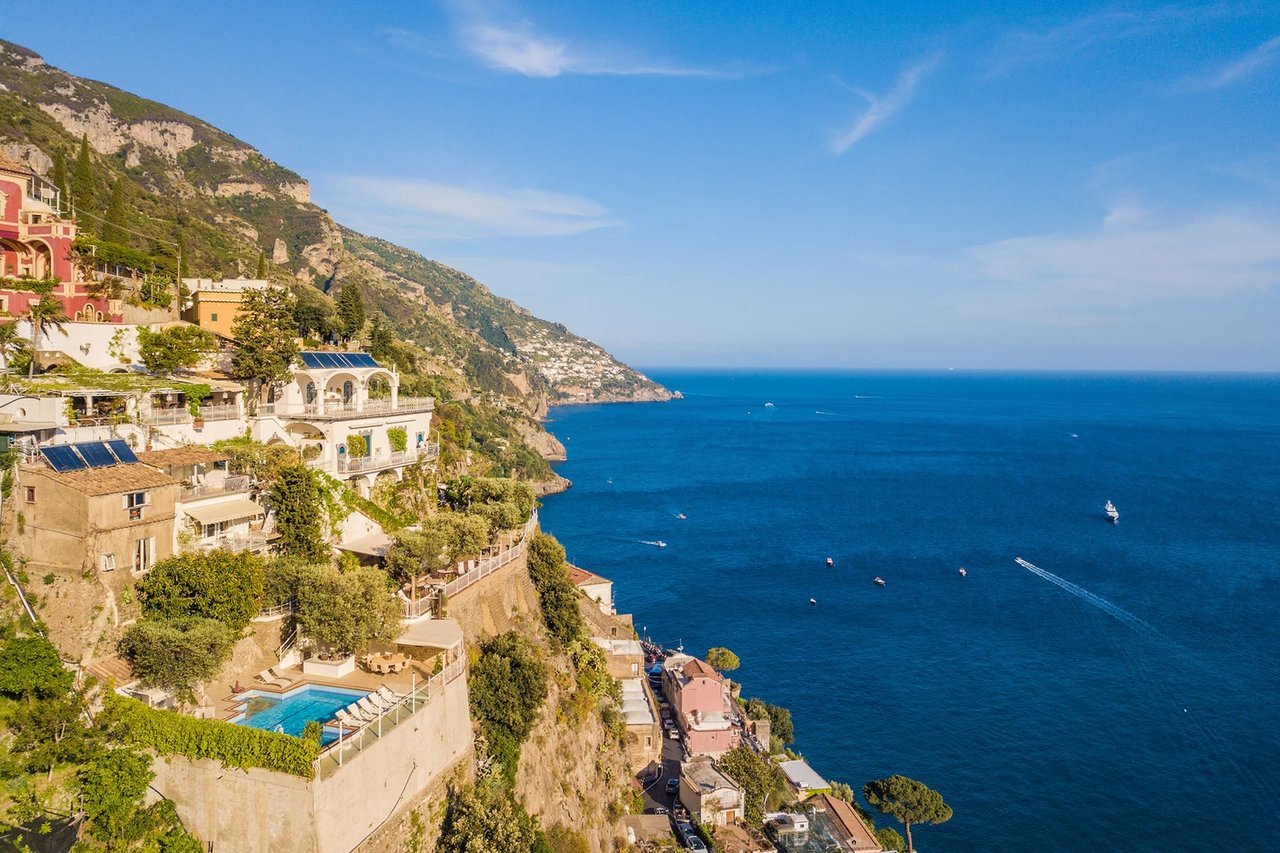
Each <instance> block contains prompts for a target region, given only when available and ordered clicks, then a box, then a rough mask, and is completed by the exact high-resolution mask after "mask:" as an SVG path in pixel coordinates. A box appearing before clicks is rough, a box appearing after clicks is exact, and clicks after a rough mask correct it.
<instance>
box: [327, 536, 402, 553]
mask: <svg viewBox="0 0 1280 853" xmlns="http://www.w3.org/2000/svg"><path fill="white" fill-rule="evenodd" d="M393 541H394V540H393V539H392V538H391V537H390V536H388V535H387V534H385V533H369V534H366V535H364V536H358V537H356V538H355V539H351V540H348V541H346V542H343V543H342V544H340V545H339V546H338V550H340V551H350V552H352V553H354V554H368V555H369V556H370V557H384V556H386V553H387V549H388V548H390V547H391V543H392V542H393Z"/></svg>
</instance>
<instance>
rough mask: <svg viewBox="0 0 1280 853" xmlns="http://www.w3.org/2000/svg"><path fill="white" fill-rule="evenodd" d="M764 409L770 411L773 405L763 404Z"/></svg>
mask: <svg viewBox="0 0 1280 853" xmlns="http://www.w3.org/2000/svg"><path fill="white" fill-rule="evenodd" d="M764 407H765V408H766V409H772V408H773V403H765V404H764Z"/></svg>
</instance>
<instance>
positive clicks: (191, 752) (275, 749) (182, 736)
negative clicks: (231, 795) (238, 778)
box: [105, 693, 320, 779]
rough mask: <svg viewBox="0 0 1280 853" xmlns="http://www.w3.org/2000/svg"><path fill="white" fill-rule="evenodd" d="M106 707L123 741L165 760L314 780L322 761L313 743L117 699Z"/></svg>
mask: <svg viewBox="0 0 1280 853" xmlns="http://www.w3.org/2000/svg"><path fill="white" fill-rule="evenodd" d="M105 704H106V714H107V715H108V719H109V725H111V727H112V729H113V731H114V732H115V733H116V734H117V735H118V736H119V737H120V738H121V739H123V740H126V741H128V742H129V743H132V744H135V745H137V746H140V747H143V748H145V749H154V750H155V751H156V752H158V753H160V754H161V755H183V756H186V757H187V758H212V759H214V760H215V761H220V762H222V764H223V766H225V767H240V768H248V767H262V768H264V769H266V770H275V771H277V772H280V773H289V774H292V775H294V776H301V777H303V778H304V779H309V778H311V777H312V775H313V774H314V769H313V764H314V762H315V760H316V758H318V757H319V755H320V745H319V744H318V743H316V742H315V741H313V740H304V739H303V738H296V737H293V736H292V735H286V734H281V733H279V732H268V731H263V730H262V729H255V728H252V727H250V726H238V725H236V724H234V723H226V722H223V721H222V720H198V719H196V718H195V717H187V716H184V715H182V714H178V713H176V712H174V711H159V710H156V709H154V708H148V707H147V706H146V705H144V704H142V703H141V702H139V701H137V700H136V699H128V698H125V697H123V696H120V695H118V694H116V693H107V694H106V698H105Z"/></svg>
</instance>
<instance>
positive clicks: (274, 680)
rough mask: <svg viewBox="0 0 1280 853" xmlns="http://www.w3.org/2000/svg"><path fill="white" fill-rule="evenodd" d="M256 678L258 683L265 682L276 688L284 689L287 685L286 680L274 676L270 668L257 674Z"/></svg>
mask: <svg viewBox="0 0 1280 853" xmlns="http://www.w3.org/2000/svg"><path fill="white" fill-rule="evenodd" d="M256 678H257V679H258V680H259V681H262V682H265V683H267V684H274V685H275V686H276V687H284V686H285V685H286V684H288V683H289V682H288V681H287V680H286V679H283V678H281V677H280V676H278V675H276V674H275V673H274V672H272V671H271V669H270V667H268V668H267V669H264V670H263V671H262V672H260V673H258V674H257V676H256Z"/></svg>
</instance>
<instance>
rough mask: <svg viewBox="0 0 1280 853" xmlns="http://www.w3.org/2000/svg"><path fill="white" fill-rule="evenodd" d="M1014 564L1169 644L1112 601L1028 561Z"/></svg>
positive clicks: (1021, 560)
mask: <svg viewBox="0 0 1280 853" xmlns="http://www.w3.org/2000/svg"><path fill="white" fill-rule="evenodd" d="M1014 562H1015V563H1017V564H1018V565H1019V566H1022V568H1024V569H1026V570H1027V571H1029V572H1031V573H1032V574H1033V575H1039V576H1040V577H1042V578H1044V579H1045V580H1047V581H1048V582H1049V583H1051V584H1053V585H1054V586H1057V587H1061V588H1062V589H1065V590H1066V591H1067V592H1069V593H1071V594H1072V595H1074V596H1076V597H1077V598H1080V599H1083V600H1084V601H1086V602H1088V603H1089V604H1092V605H1093V606H1094V607H1096V608H1098V609H1099V610H1101V611H1102V612H1103V613H1106V614H1107V615H1108V616H1110V617H1111V618H1113V619H1115V620H1116V621H1117V622H1122V623H1124V624H1125V625H1128V626H1129V627H1130V628H1132V629H1133V630H1134V631H1136V632H1137V633H1139V634H1141V635H1142V636H1144V637H1146V638H1147V639H1149V640H1157V641H1159V642H1161V643H1167V642H1169V641H1168V639H1167V638H1166V637H1165V636H1164V635H1163V634H1161V633H1160V632H1159V631H1157V630H1156V629H1155V628H1153V627H1151V625H1150V623H1148V622H1144V621H1143V620H1142V619H1139V618H1138V617H1137V616H1134V615H1133V614H1132V613H1130V612H1129V611H1128V610H1125V609H1124V608H1123V607H1117V606H1116V605H1114V604H1112V603H1111V602H1110V601H1107V600H1106V599H1105V598H1103V597H1102V596H1100V595H1098V594H1097V593H1094V592H1089V590H1087V589H1085V588H1084V587H1082V586H1080V585H1078V584H1074V583H1072V582H1071V581H1069V580H1066V579H1065V578H1060V577H1058V576H1057V575H1055V574H1054V573H1053V572H1050V571H1046V570H1045V569H1042V568H1040V567H1039V566H1035V565H1032V564H1031V563H1028V562H1027V561H1026V560H1024V559H1022V558H1021V557H1016V558H1014Z"/></svg>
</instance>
